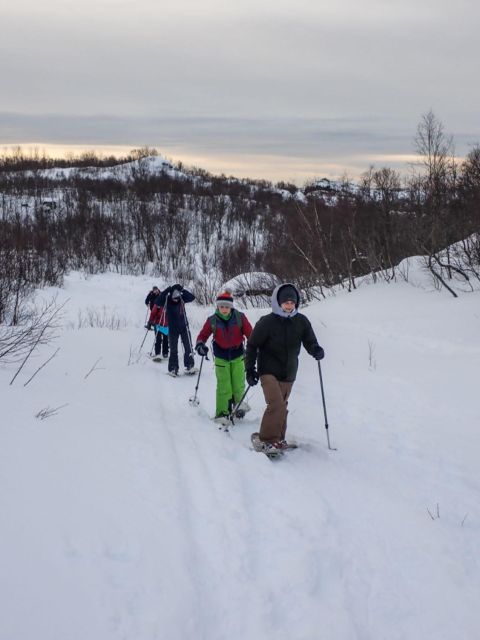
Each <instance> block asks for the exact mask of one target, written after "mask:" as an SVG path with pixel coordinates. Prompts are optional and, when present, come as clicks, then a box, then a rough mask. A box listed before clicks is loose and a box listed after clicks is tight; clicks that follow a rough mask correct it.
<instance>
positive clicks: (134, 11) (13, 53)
mask: <svg viewBox="0 0 480 640" xmlns="http://www.w3.org/2000/svg"><path fill="white" fill-rule="evenodd" d="M0 24H1V27H2V29H1V38H0V78H1V85H0V86H1V89H0V90H1V101H0V145H12V144H14V143H15V144H16V143H18V144H23V145H29V144H30V145H31V144H38V145H40V146H41V147H47V148H48V146H49V145H51V144H57V145H61V146H63V147H69V146H71V147H72V148H73V149H76V148H81V147H82V146H83V147H88V148H92V147H94V146H96V145H100V146H101V147H105V148H106V147H109V150H111V147H112V146H114V145H118V148H119V149H130V148H132V147H138V146H141V145H145V144H148V145H149V146H155V147H157V148H158V149H159V151H160V152H162V153H164V154H165V155H167V156H169V157H171V158H173V159H175V160H184V161H186V162H187V163H196V164H201V165H202V166H203V167H205V168H207V169H210V170H213V171H216V172H221V171H224V172H227V173H236V174H237V175H250V176H252V177H267V178H272V179H285V180H289V179H295V180H296V181H297V182H301V181H302V179H304V178H308V177H312V176H318V177H322V176H323V175H329V176H338V175H339V174H341V173H342V172H343V171H344V170H346V171H348V172H350V173H351V174H358V173H359V172H361V171H362V170H364V169H366V168H368V166H369V165H370V164H372V163H374V164H375V165H377V166H380V165H381V164H388V165H389V166H395V167H397V166H398V167H401V166H402V165H403V166H405V161H406V160H408V156H409V155H411V154H412V153H413V151H414V148H413V142H412V140H413V136H414V134H415V129H416V126H417V123H418V122H419V120H420V117H421V115H422V114H423V113H425V112H427V111H428V110H429V109H430V108H432V109H433V110H434V112H435V113H436V115H437V116H438V117H439V118H440V119H441V120H442V121H443V123H444V125H445V128H446V130H447V131H448V132H450V133H452V134H453V135H454V138H455V142H456V149H457V153H458V154H459V155H463V154H465V153H466V152H468V150H469V148H470V146H471V145H472V144H474V143H478V142H480V118H479V106H480V83H479V82H478V77H479V71H480V69H479V67H480V65H479V55H478V50H479V46H478V33H479V27H480V3H479V2H477V0H456V2H452V1H451V0H450V1H449V2H445V1H444V0H337V1H336V2H334V1H332V0H330V1H328V2H327V1H325V0H170V1H166V0H75V1H73V0H41V1H39V0H15V1H13V0H0ZM73 145H80V146H79V147H74V146H73ZM60 148H61V147H56V149H57V150H58V149H60Z"/></svg>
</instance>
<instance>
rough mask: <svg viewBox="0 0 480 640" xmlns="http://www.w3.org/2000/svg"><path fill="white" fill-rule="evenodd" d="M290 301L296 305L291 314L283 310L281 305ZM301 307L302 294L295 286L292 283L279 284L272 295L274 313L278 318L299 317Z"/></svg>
mask: <svg viewBox="0 0 480 640" xmlns="http://www.w3.org/2000/svg"><path fill="white" fill-rule="evenodd" d="M289 300H291V301H292V302H294V303H295V308H294V309H293V311H291V312H290V313H287V312H286V311H284V310H283V309H282V307H281V305H282V304H283V303H284V302H287V301H289ZM299 305H300V293H299V291H298V289H297V287H296V286H295V285H294V284H291V283H290V282H286V283H284V284H279V285H278V287H277V288H276V289H275V290H274V292H273V294H272V311H273V313H275V314H277V316H282V318H292V317H293V316H295V315H297V313H298V307H299Z"/></svg>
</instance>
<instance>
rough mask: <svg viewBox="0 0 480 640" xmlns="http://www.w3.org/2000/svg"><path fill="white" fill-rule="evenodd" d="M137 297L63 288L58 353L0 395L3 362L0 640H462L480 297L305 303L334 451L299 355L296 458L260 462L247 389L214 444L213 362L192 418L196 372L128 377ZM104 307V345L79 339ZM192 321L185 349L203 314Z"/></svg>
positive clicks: (478, 538) (478, 598) (471, 619)
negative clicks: (231, 424) (240, 408)
mask: <svg viewBox="0 0 480 640" xmlns="http://www.w3.org/2000/svg"><path fill="white" fill-rule="evenodd" d="M151 284H152V283H151V281H150V280H146V279H145V278H133V277H128V276H114V275H104V276H96V277H93V278H91V279H88V280H85V279H84V278H83V277H82V276H80V275H78V274H72V275H71V276H70V277H69V278H68V279H67V282H66V286H65V289H63V290H61V291H60V294H59V297H60V298H61V299H65V298H67V297H69V298H70V303H69V305H68V311H67V317H66V319H65V329H64V330H63V332H62V335H61V336H60V338H59V339H58V341H57V344H55V345H51V346H49V347H46V348H45V349H43V351H42V352H41V353H39V354H38V355H37V357H36V358H35V359H34V360H32V361H31V362H30V363H29V365H28V366H27V367H26V368H25V370H24V371H23V372H22V373H21V375H20V376H19V377H18V378H17V380H16V381H15V383H14V384H13V385H12V386H9V381H10V379H11V378H12V376H13V373H14V372H15V370H16V367H14V366H8V367H5V366H4V367H3V368H0V397H1V428H0V513H1V525H0V603H1V605H0V609H1V612H0V638H1V640H33V639H35V640H87V639H88V640H120V639H121V640H185V639H188V640H190V639H195V640H203V639H205V640H225V639H228V640H246V639H247V640H257V639H258V640H264V639H270V638H275V640H320V639H322V640H380V639H388V640H397V639H398V640H417V639H421V640H430V639H431V640H433V639H435V640H452V639H457V638H461V639H462V640H476V639H477V638H478V637H479V636H480V607H479V604H478V603H479V602H480V566H479V562H480V561H479V558H480V501H479V498H480V479H479V473H478V458H479V454H480V430H479V425H480V420H479V418H480V410H479V404H478V390H479V383H478V380H479V371H480V304H479V303H480V292H475V293H470V294H463V295H461V296H460V297H459V298H458V299H453V298H452V297H451V296H450V294H448V293H446V292H441V293H439V292H436V291H431V290H429V289H428V288H422V287H419V286H412V285H409V284H406V283H402V284H400V283H397V284H391V285H386V284H379V285H376V286H364V287H362V288H360V289H359V290H357V291H355V292H353V293H350V294H348V293H340V294H339V295H337V296H336V297H332V298H329V299H328V300H326V301H325V302H322V303H319V304H315V305H311V306H310V307H309V308H308V309H307V310H306V313H307V315H308V316H309V317H310V319H311V320H312V323H313V325H314V328H315V330H316V332H317V335H318V336H319V340H320V343H321V344H322V345H323V346H324V348H325V351H326V354H327V356H326V358H325V360H324V361H323V363H322V370H323V374H324V382H325V390H326V397H327V406H328V411H329V423H330V435H331V440H332V444H333V445H334V446H337V447H338V451H336V452H329V451H328V450H327V448H326V437H325V429H324V419H323V412H322V407H321V396H320V390H319V380H318V371H317V365H316V363H315V361H313V359H311V358H310V357H309V356H308V355H307V354H306V353H305V352H304V353H303V354H302V357H301V363H300V371H299V377H298V379H297V382H296V384H295V387H294V390H293V394H292V398H291V403H290V409H291V411H290V416H289V425H290V426H289V436H290V438H295V439H297V440H298V441H299V442H301V443H304V444H305V447H304V448H301V449H298V450H297V451H293V452H291V453H289V454H287V455H285V457H284V458H283V459H282V460H279V461H274V462H272V461H269V460H268V459H267V458H266V457H265V456H263V455H261V454H257V453H254V452H252V451H251V450H250V449H249V437H250V433H251V432H252V431H254V430H256V429H257V426H258V422H259V419H260V417H261V415H262V408H263V398H262V394H261V391H260V390H259V388H258V387H257V388H255V389H254V391H253V392H252V394H251V397H250V403H251V405H252V407H253V409H252V412H251V413H250V414H248V416H247V418H246V420H245V421H244V422H243V424H239V425H237V426H236V427H235V429H234V430H233V431H232V432H231V434H230V435H227V434H224V433H221V432H219V431H217V430H216V428H215V426H214V424H213V423H212V422H211V421H210V420H209V416H211V415H212V414H213V411H214V388H215V383H214V373H213V370H212V367H211V365H209V366H207V368H206V369H205V371H204V375H203V376H202V380H201V382H200V389H199V394H200V399H201V405H200V407H199V408H196V409H195V408H192V407H191V406H190V405H189V403H188V398H189V396H191V395H192V393H193V389H194V386H195V379H192V378H188V377H181V378H179V379H176V380H175V379H172V378H170V377H168V376H166V375H165V372H166V364H165V363H161V364H154V363H153V362H151V361H149V360H148V358H147V357H146V355H145V356H144V357H142V358H141V359H140V360H139V361H138V362H135V361H133V362H132V359H131V357H130V351H131V349H133V350H135V349H136V348H138V346H139V345H140V343H141V341H142V338H143V336H144V331H143V330H142V326H143V322H144V319H145V307H144V306H143V299H144V296H145V294H146V293H147V291H148V289H149V287H150V285H151ZM158 284H159V285H161V284H162V283H160V282H159V283H158ZM49 293H50V292H47V294H46V295H49ZM104 305H105V307H106V316H107V317H112V316H113V314H115V315H116V317H117V318H119V319H120V321H121V322H120V324H121V325H122V327H121V329H120V330H115V331H114V330H110V329H108V328H81V329H78V328H77V327H78V324H79V319H82V318H83V319H85V318H87V317H88V314H89V311H88V309H89V308H90V315H92V313H91V310H92V309H93V308H95V309H96V310H97V311H98V314H99V316H102V315H103V306H104ZM188 308H189V311H190V321H191V325H192V329H193V333H194V336H196V333H197V331H198V329H199V327H200V325H201V324H202V323H203V320H204V319H205V317H206V314H207V310H206V309H204V308H201V307H196V306H195V305H189V307H188ZM208 311H209V310H208ZM262 313H263V312H262V311H258V310H256V311H254V312H249V316H250V318H251V319H252V320H255V319H256V318H258V317H259V315H261V314H262ZM149 343H150V336H149V338H148V342H147V343H146V345H145V346H146V348H145V349H144V352H145V353H148V351H149V348H150V344H149ZM57 346H60V347H61V349H60V352H59V353H58V355H57V357H56V358H54V359H53V360H52V361H51V362H50V363H49V364H48V365H47V366H46V367H45V369H43V370H42V371H41V372H40V373H39V374H38V375H37V376H36V377H35V378H34V379H33V380H32V382H31V383H30V384H29V385H28V386H26V387H24V386H23V384H24V383H25V382H26V380H27V379H28V378H29V377H30V375H31V374H32V373H33V372H34V371H35V369H36V368H37V367H38V366H40V364H41V363H42V362H43V361H44V360H46V358H47V357H48V356H50V355H51V354H52V353H53V351H54V350H55V348H56V347H57ZM99 358H101V360H99ZM129 359H130V360H131V362H130V364H128V363H129ZM95 363H96V369H95V370H94V371H92V372H91V373H90V375H87V374H88V373H89V371H90V370H91V368H92V366H93V365H94V364H95ZM86 376H87V377H86ZM62 405H66V406H63V408H60V409H59V410H58V413H57V415H54V416H52V417H49V418H47V419H45V420H40V419H39V418H36V417H35V415H36V414H37V413H38V412H39V411H40V410H42V409H45V408H47V407H49V408H56V407H61V406H62ZM428 510H429V511H430V512H431V514H432V517H433V518H432V517H431V516H430V515H429V513H428ZM438 514H439V517H437V515H438Z"/></svg>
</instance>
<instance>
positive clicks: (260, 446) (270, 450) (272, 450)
mask: <svg viewBox="0 0 480 640" xmlns="http://www.w3.org/2000/svg"><path fill="white" fill-rule="evenodd" d="M250 439H251V441H252V446H253V448H254V450H255V451H257V452H258V453H264V454H265V455H266V456H267V458H270V459H273V458H278V457H280V456H282V455H283V452H284V449H283V448H282V446H281V444H280V442H275V443H271V442H262V441H261V440H260V435H259V434H258V433H252V435H251V438H250Z"/></svg>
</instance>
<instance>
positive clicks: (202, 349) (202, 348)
mask: <svg viewBox="0 0 480 640" xmlns="http://www.w3.org/2000/svg"><path fill="white" fill-rule="evenodd" d="M195 351H196V352H197V353H198V355H199V356H202V357H203V356H206V355H207V353H208V347H207V345H206V344H205V343H204V342H198V343H197V344H196V345H195Z"/></svg>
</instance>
